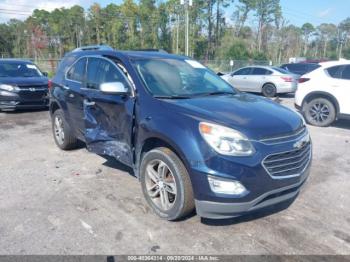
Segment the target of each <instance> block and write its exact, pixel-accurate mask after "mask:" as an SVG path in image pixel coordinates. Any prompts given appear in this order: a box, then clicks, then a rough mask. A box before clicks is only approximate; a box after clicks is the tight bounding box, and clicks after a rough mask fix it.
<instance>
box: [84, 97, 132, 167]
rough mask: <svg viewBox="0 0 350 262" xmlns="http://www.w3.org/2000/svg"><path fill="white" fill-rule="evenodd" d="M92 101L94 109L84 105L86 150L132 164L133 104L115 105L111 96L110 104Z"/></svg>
mask: <svg viewBox="0 0 350 262" xmlns="http://www.w3.org/2000/svg"><path fill="white" fill-rule="evenodd" d="M120 99H121V98H120ZM94 102H95V105H93V106H90V105H85V104H84V122H85V133H84V136H85V141H86V145H87V149H88V150H89V151H91V152H94V153H96V154H100V155H108V156H112V157H115V158H116V159H117V160H119V161H120V162H122V163H124V164H127V165H131V164H132V148H131V144H132V143H131V137H132V119H133V118H132V113H133V101H132V100H131V99H128V101H122V102H121V103H118V98H116V97H115V96H114V99H113V100H112V101H111V100H109V99H99V98H96V99H94Z"/></svg>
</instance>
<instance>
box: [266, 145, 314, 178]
mask: <svg viewBox="0 0 350 262" xmlns="http://www.w3.org/2000/svg"><path fill="white" fill-rule="evenodd" d="M310 159H311V144H310V143H307V144H305V145H304V146H303V147H302V148H300V149H297V150H293V151H288V152H283V153H278V154H273V155H269V156H267V157H266V158H265V159H264V161H263V166H264V168H265V169H266V171H267V172H268V173H269V174H270V176H272V177H276V178H283V177H292V176H298V175H300V173H302V172H303V171H304V170H305V168H306V167H307V165H308V164H309V162H310Z"/></svg>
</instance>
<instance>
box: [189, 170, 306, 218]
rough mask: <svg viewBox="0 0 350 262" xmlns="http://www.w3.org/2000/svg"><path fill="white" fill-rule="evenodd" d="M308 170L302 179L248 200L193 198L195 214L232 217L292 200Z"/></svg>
mask: <svg viewBox="0 0 350 262" xmlns="http://www.w3.org/2000/svg"><path fill="white" fill-rule="evenodd" d="M309 170H310V169H309V168H308V169H307V170H306V171H305V173H304V174H303V175H302V176H303V178H304V179H303V180H301V181H300V182H299V183H297V184H293V185H289V186H285V187H281V188H278V189H274V190H271V191H269V192H266V193H264V194H262V195H261V196H259V197H257V198H255V199H254V200H252V201H249V202H239V203H223V202H211V201H203V200H195V204H196V211H197V214H198V215H199V216H200V217H205V218H210V219H225V218H232V217H237V216H241V215H244V214H247V213H251V212H253V211H257V210H259V209H263V208H266V207H269V206H273V205H276V204H279V203H283V202H285V201H288V200H294V199H295V197H296V196H297V195H298V194H299V192H300V189H301V188H302V186H303V185H304V183H305V181H306V180H307V177H308V175H309V172H310V171H309Z"/></svg>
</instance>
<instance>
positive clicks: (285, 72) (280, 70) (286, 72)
mask: <svg viewBox="0 0 350 262" xmlns="http://www.w3.org/2000/svg"><path fill="white" fill-rule="evenodd" d="M272 68H273V69H274V70H276V71H277V72H279V73H281V74H284V75H287V74H290V72H288V71H287V70H284V69H283V68H279V67H272Z"/></svg>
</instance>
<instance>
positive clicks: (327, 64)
mask: <svg viewBox="0 0 350 262" xmlns="http://www.w3.org/2000/svg"><path fill="white" fill-rule="evenodd" d="M319 64H320V65H321V66H322V67H330V66H337V65H348V64H350V60H346V59H340V60H338V61H329V62H322V63H319Z"/></svg>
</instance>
